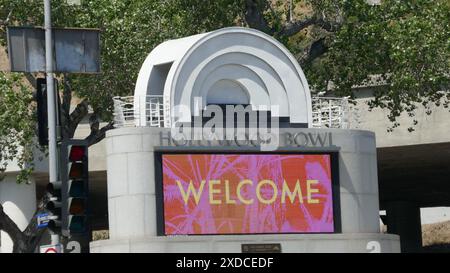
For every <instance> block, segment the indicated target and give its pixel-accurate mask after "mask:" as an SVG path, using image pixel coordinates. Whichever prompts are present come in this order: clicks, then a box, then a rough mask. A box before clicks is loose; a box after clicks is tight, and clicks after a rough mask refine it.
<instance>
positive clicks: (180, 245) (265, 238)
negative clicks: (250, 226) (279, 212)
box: [91, 233, 400, 253]
mask: <svg viewBox="0 0 450 273" xmlns="http://www.w3.org/2000/svg"><path fill="white" fill-rule="evenodd" d="M265 243H267V244H270V243H277V244H278V243H279V244H281V251H282V252H283V253H302V252H305V253H342V252H345V253H370V252H374V253H380V252H382V253H392V252H395V253H398V252H400V243H399V236H397V235H392V234H380V233H352V234H289V235H226V236H223V235H222V236H209V235H204V236H172V237H157V236H155V237H145V238H130V239H114V240H103V241H94V242H91V253H110V252H114V253H117V252H118V253H142V252H161V253H199V252H200V253H240V252H241V245H242V244H265Z"/></svg>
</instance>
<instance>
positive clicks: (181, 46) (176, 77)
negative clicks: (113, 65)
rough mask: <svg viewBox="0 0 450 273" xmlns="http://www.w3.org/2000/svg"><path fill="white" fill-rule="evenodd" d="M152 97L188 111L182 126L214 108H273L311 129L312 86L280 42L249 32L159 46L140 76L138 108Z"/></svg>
mask: <svg viewBox="0 0 450 273" xmlns="http://www.w3.org/2000/svg"><path fill="white" fill-rule="evenodd" d="M149 95H151V96H162V97H163V98H164V102H165V103H166V104H168V106H169V109H171V110H170V111H173V109H174V107H175V106H184V107H185V109H188V112H187V113H186V114H185V115H184V116H182V117H181V120H179V121H181V122H190V121H191V116H192V115H193V113H194V111H196V109H199V108H197V107H201V108H204V107H205V106H206V105H208V104H250V105H252V107H253V109H260V108H258V107H261V106H262V107H268V108H269V109H271V110H272V115H273V116H278V117H288V118H289V120H290V122H291V123H299V124H304V125H306V126H310V125H311V120H312V117H311V96H310V91H309V88H308V83H307V81H306V78H305V75H304V74H303V71H302V69H301V68H300V66H299V64H298V63H297V61H296V60H295V58H294V57H293V56H292V54H291V53H290V52H289V51H288V50H287V49H286V48H285V47H284V46H283V45H282V44H281V43H279V42H278V41H277V40H275V39H274V38H272V37H270V36H268V35H266V34H264V33H262V32H260V31H257V30H254V29H249V28H241V27H231V28H224V29H219V30H217V31H213V32H209V33H204V34H199V35H194V36H190V37H186V38H182V39H178V40H170V41H167V42H164V43H162V44H160V45H158V46H157V47H156V48H155V49H154V50H153V51H152V52H151V53H150V54H149V55H148V57H147V58H146V60H145V62H144V64H143V65H142V68H141V70H140V72H139V76H138V79H137V83H136V89H135V93H134V96H135V109H136V107H140V104H139V103H136V102H138V101H139V100H138V98H139V97H144V96H149ZM198 98H201V100H199V99H198ZM199 104H201V105H199ZM144 107H145V106H144ZM137 110H139V109H137ZM170 111H168V115H170ZM137 112H139V111H137ZM171 116H172V117H173V115H171ZM165 118H169V119H170V117H165ZM172 122H173V121H172ZM166 127H167V125H166Z"/></svg>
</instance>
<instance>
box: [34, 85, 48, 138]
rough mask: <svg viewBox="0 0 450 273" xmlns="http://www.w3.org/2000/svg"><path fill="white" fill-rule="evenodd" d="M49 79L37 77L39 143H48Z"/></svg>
mask: <svg viewBox="0 0 450 273" xmlns="http://www.w3.org/2000/svg"><path fill="white" fill-rule="evenodd" d="M46 86H47V81H46V80H45V79H44V78H38V79H36V102H37V120H38V141H39V145H41V146H47V145H48V120H47V88H46Z"/></svg>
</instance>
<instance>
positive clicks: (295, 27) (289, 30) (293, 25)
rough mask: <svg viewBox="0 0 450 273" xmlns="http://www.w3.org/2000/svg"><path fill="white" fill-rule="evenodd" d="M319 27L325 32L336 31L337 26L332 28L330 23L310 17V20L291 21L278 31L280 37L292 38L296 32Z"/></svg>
mask: <svg viewBox="0 0 450 273" xmlns="http://www.w3.org/2000/svg"><path fill="white" fill-rule="evenodd" d="M312 25H315V26H319V27H321V28H322V29H324V30H326V31H329V32H331V31H335V30H337V28H338V27H337V26H336V27H335V26H333V25H332V24H331V23H329V22H326V21H325V20H323V19H322V18H318V17H311V18H306V19H303V20H297V21H292V22H288V23H286V24H285V25H284V26H283V28H282V29H281V31H280V33H279V34H280V35H281V36H288V37H289V36H292V35H295V34H297V33H298V32H300V31H302V30H303V29H305V28H307V27H309V26H312Z"/></svg>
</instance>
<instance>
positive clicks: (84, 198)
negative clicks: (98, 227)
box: [61, 140, 90, 236]
mask: <svg viewBox="0 0 450 273" xmlns="http://www.w3.org/2000/svg"><path fill="white" fill-rule="evenodd" d="M61 149H62V150H61V155H62V157H63V160H62V161H61V163H62V165H63V167H62V170H63V174H62V181H63V184H62V191H63V192H62V200H63V206H62V209H63V219H62V225H63V234H64V235H65V236H72V235H82V234H89V233H90V228H89V222H88V214H89V213H88V197H89V183H88V180H89V170H88V145H87V142H86V141H84V140H69V141H65V142H63V144H62V146H61Z"/></svg>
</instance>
